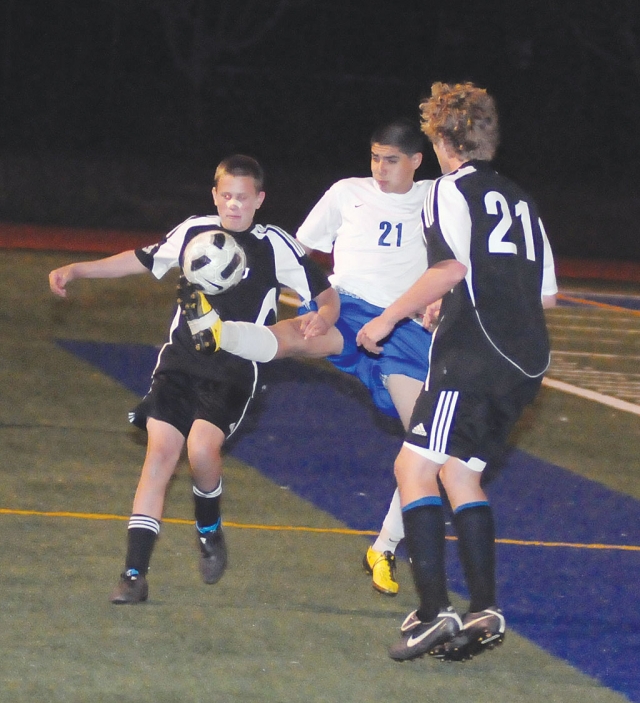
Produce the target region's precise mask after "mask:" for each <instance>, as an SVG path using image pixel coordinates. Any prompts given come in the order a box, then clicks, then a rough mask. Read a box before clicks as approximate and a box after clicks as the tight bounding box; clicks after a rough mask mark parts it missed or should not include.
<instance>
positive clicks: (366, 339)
mask: <svg viewBox="0 0 640 703" xmlns="http://www.w3.org/2000/svg"><path fill="white" fill-rule="evenodd" d="M394 327H395V325H394V324H392V323H390V322H388V321H387V320H386V319H385V318H384V317H383V316H382V315H379V316H378V317H374V318H373V320H369V322H367V324H366V325H363V327H361V328H360V331H359V332H358V334H357V335H356V343H357V344H359V345H360V346H361V347H364V348H365V349H366V350H367V351H370V352H373V353H374V354H379V353H380V352H381V351H382V346H381V345H379V344H378V342H379V341H380V340H381V339H384V338H385V337H388V336H389V335H390V334H391V332H392V330H393V328H394Z"/></svg>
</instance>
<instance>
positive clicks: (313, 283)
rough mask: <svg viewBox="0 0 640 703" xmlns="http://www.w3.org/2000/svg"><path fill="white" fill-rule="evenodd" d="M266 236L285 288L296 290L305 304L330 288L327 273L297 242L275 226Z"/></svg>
mask: <svg viewBox="0 0 640 703" xmlns="http://www.w3.org/2000/svg"><path fill="white" fill-rule="evenodd" d="M266 235H267V236H268V238H269V241H270V242H271V246H272V247H273V251H274V255H275V264H276V276H277V278H278V281H279V282H280V283H281V284H282V285H283V286H286V287H288V288H292V289H293V290H295V291H296V293H298V295H299V296H300V297H301V298H302V299H303V300H304V301H305V302H306V301H309V300H312V299H313V298H315V297H316V296H318V295H320V293H322V291H324V290H326V289H327V288H329V287H330V285H331V284H330V283H329V280H328V278H327V276H326V275H325V273H324V272H323V271H322V269H321V268H320V266H319V265H318V264H317V263H316V262H315V261H313V260H312V259H310V258H309V257H308V256H307V255H306V253H305V251H304V248H303V247H302V245H301V244H300V243H299V242H298V241H297V240H295V239H294V238H293V237H292V236H290V235H289V234H287V233H286V232H284V231H283V230H281V229H280V228H278V227H273V226H268V227H267V228H266Z"/></svg>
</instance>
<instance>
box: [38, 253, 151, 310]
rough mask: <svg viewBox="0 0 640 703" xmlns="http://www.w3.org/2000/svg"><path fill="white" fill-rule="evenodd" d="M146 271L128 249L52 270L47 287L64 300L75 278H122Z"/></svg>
mask: <svg viewBox="0 0 640 703" xmlns="http://www.w3.org/2000/svg"><path fill="white" fill-rule="evenodd" d="M147 271H148V269H147V268H146V267H145V266H144V265H143V264H142V263H141V262H140V261H139V259H138V257H137V256H136V254H135V252H134V251H133V249H130V250H128V251H123V252H120V253H119V254H115V255H114V256H108V257H107V258H105V259H97V260H95V261H77V262H75V263H72V264H67V265H66V266H61V267H60V268H57V269H54V270H53V271H51V273H50V274H49V287H50V288H51V291H52V292H53V293H55V294H56V295H59V296H60V297H61V298H65V297H66V295H67V285H68V283H69V282H70V281H73V280H75V279H76V278H122V277H123V276H130V275H132V274H138V273H145V272H147Z"/></svg>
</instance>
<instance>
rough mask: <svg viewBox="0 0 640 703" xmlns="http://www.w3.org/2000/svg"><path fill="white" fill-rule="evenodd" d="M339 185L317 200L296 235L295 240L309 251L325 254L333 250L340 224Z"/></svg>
mask: <svg viewBox="0 0 640 703" xmlns="http://www.w3.org/2000/svg"><path fill="white" fill-rule="evenodd" d="M339 183H340V182H339ZM339 183H336V184H335V185H333V186H332V187H331V188H329V190H328V191H327V192H326V193H325V194H324V195H323V196H322V197H321V198H320V200H318V202H317V203H316V204H315V205H314V207H313V209H312V210H311V212H310V213H309V214H308V215H307V217H306V219H305V221H304V222H303V223H302V224H301V225H300V229H298V232H297V233H296V239H297V240H298V241H300V242H302V244H304V245H305V246H306V247H309V249H317V250H318V251H323V252H325V253H330V252H331V251H332V250H333V243H334V242H335V240H336V237H337V236H338V230H339V229H340V225H341V224H342V215H341V212H340V186H339Z"/></svg>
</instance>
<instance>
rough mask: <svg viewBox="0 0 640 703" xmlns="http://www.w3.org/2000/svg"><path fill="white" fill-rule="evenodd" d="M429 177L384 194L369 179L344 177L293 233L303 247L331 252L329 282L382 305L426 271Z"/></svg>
mask: <svg viewBox="0 0 640 703" xmlns="http://www.w3.org/2000/svg"><path fill="white" fill-rule="evenodd" d="M432 183H433V181H427V180H425V181H417V182H415V183H414V184H413V187H412V188H411V190H410V191H409V192H407V193H402V194H399V193H385V192H383V191H382V190H380V187H379V186H378V184H377V183H376V182H375V180H374V179H373V178H371V177H369V178H345V179H344V180H341V181H338V182H337V183H335V184H334V185H333V186H331V188H329V190H328V191H327V192H326V193H325V194H324V195H323V196H322V198H321V199H320V200H319V201H318V203H317V204H316V205H315V207H314V208H313V210H311V212H310V213H309V215H308V216H307V219H306V220H305V221H304V222H303V223H302V225H301V227H300V229H299V230H298V232H297V234H296V237H297V239H298V240H299V241H300V242H302V244H304V245H305V246H307V247H309V248H311V249H317V250H319V251H323V252H331V251H332V250H333V258H334V273H333V275H332V276H330V281H331V284H332V285H333V286H334V287H338V288H341V289H343V290H345V291H348V292H349V293H352V294H353V295H355V296H357V297H359V298H362V299H363V300H366V301H367V302H368V303H371V304H372V305H377V306H378V307H381V308H386V307H388V306H389V305H390V304H391V303H392V302H393V301H394V300H396V299H397V298H399V297H400V296H401V295H402V294H403V293H404V292H405V291H406V290H407V289H408V288H410V287H411V285H412V284H413V283H415V281H416V280H417V279H418V278H419V277H420V276H421V275H422V274H423V273H424V272H425V270H426V268H427V249H426V245H425V242H424V236H423V232H422V221H421V211H422V206H423V204H424V201H425V197H426V195H427V193H428V191H429V188H430V187H431V185H432Z"/></svg>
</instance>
